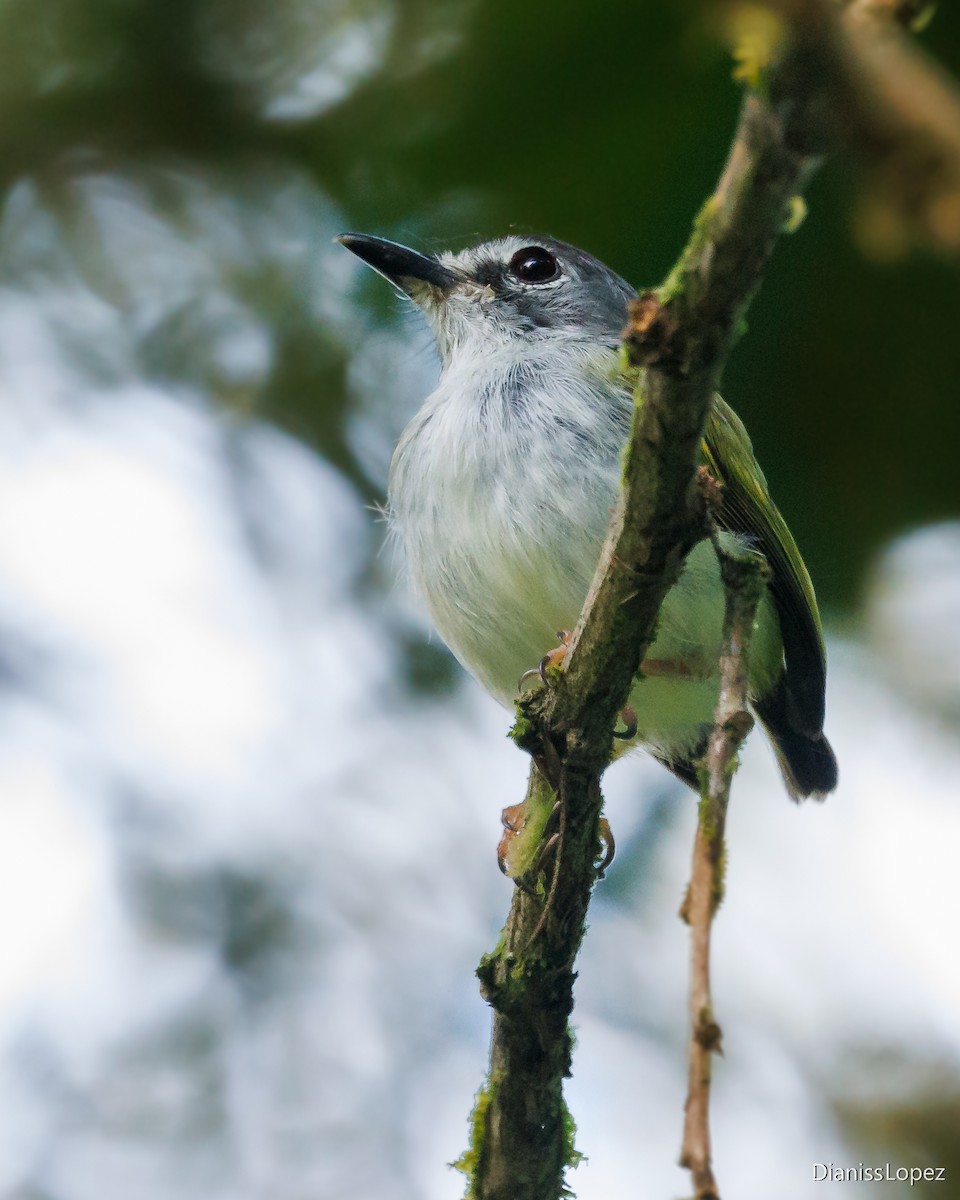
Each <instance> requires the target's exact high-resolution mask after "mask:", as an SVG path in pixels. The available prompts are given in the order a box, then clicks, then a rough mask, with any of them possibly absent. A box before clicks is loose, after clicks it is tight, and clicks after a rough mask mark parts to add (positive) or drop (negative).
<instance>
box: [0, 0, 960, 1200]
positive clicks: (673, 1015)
mask: <svg viewBox="0 0 960 1200" xmlns="http://www.w3.org/2000/svg"><path fill="white" fill-rule="evenodd" d="M586 11H587V10H585V9H584V6H583V5H581V4H578V3H573V0H556V2H555V3H553V4H552V5H550V6H549V10H546V9H544V8H543V7H542V6H527V7H524V6H519V7H518V6H516V5H515V4H513V3H508V2H507V0H472V2H469V0H468V2H463V0H461V2H459V3H454V2H453V0H403V2H402V3H401V0H276V2H275V3H274V4H272V5H266V4H262V3H257V2H256V0H234V2H233V3H227V2H226V0H167V3H165V4H160V3H159V2H158V0H83V2H81V0H45V3H43V4H42V5H41V4H36V3H34V2H32V0H3V2H2V3H0V188H2V195H0V398H2V401H0V630H2V639H0V1097H2V1102H0V1111H2V1113H3V1117H2V1120H0V1196H2V1197H3V1200H86V1198H88V1197H89V1198H93V1197H96V1198H97V1200H104V1198H112V1197H120V1196H122V1197H124V1198H126V1200H161V1198H164V1200H165V1198H167V1197H171V1196H177V1197H180V1198H182V1200H191V1198H194V1197H196V1198H197V1200H199V1198H200V1197H203V1198H204V1200H221V1198H222V1200H227V1198H230V1200H254V1198H257V1200H259V1198H264V1200H300V1198H303V1200H307V1198H310V1200H321V1198H322V1200H327V1198H330V1200H333V1198H336V1200H343V1198H345V1197H351V1198H352V1200H367V1198H369V1200H373V1198H374V1197H376V1198H377V1200H414V1198H418V1200H419V1198H429V1200H434V1198H436V1200H447V1198H451V1200H452V1198H453V1197H456V1196H459V1195H460V1194H461V1192H462V1180H461V1178H460V1177H459V1176H458V1175H457V1174H456V1173H455V1172H453V1171H452V1170H450V1169H449V1167H448V1166H447V1165H446V1164H447V1163H449V1162H450V1161H451V1160H453V1159H455V1158H457V1156H458V1155H459V1154H460V1152H461V1151H462V1150H463V1148H464V1146H465V1144H466V1137H467V1127H466V1118H467V1114H468V1111H469V1109H470V1106H471V1102H472V1096H473V1093H474V1091H475V1090H476V1088H477V1087H478V1086H479V1084H480V1082H481V1080H482V1077H483V1071H484V1068H485V1061H486V1049H487V1036H488V1025H489V1021H488V1012H487V1010H486V1008H485V1006H484V1004H483V1002H482V1000H481V999H480V997H479V995H478V992H477V987H476V982H475V980H474V978H473V974H472V972H473V968H474V965H475V964H476V961H477V960H478V958H479V956H480V954H481V953H482V952H483V951H484V950H486V949H489V948H490V947H491V946H492V945H493V943H494V941H495V939H496V935H497V932H498V930H499V926H500V924H501V922H502V920H503V918H504V916H505V914H506V911H507V906H508V903H509V897H510V887H511V885H510V884H509V882H508V881H506V880H504V879H503V878H501V877H500V875H499V873H498V871H497V868H496V862H495V857H494V849H495V845H496V842H497V839H498V837H499V813H500V809H501V808H502V807H503V806H504V805H506V804H509V803H513V802H516V801H517V800H519V799H520V797H521V795H522V787H523V781H524V778H525V774H526V763H525V762H524V760H523V757H522V755H520V754H519V752H517V751H516V750H515V749H514V748H513V747H512V746H511V745H510V744H509V743H508V742H507V741H506V739H505V733H506V730H507V727H508V725H509V714H507V713H506V712H504V711H502V710H500V709H498V708H497V706H496V705H495V704H494V703H493V702H492V701H490V700H488V699H487V698H486V697H485V696H483V695H481V694H480V692H479V690H478V688H477V687H476V686H475V685H474V684H473V683H472V682H471V681H470V680H469V679H466V678H465V677H464V676H463V674H462V672H461V671H460V669H459V668H458V667H457V665H456V664H455V662H454V661H453V660H452V659H451V657H450V656H449V655H448V654H447V653H446V651H445V650H444V649H443V647H442V646H441V645H440V644H438V642H437V641H436V640H431V637H430V632H429V629H428V627H427V625H426V623H425V620H424V617H423V615H422V613H421V610H420V608H419V607H418V605H417V603H416V600H415V598H413V597H412V596H410V595H409V592H408V590H407V588H406V586H405V584H404V583H403V581H402V571H401V566H400V564H398V563H396V562H395V560H394V559H393V557H392V556H391V555H390V554H389V553H385V552H384V553H382V552H381V550H382V546H383V541H384V536H383V535H384V527H383V522H382V520H381V517H380V515H379V513H378V505H379V504H381V502H382V501H383V496H384V487H385V480H386V470H387V464H388V462H389V457H390V454H391V451H392V447H393V444H394V442H395V439H396V437H397V435H398V433H399V431H400V429H401V428H402V426H403V425H404V423H405V421H406V420H407V419H408V418H409V417H410V415H411V414H412V412H413V411H414V409H415V408H416V406H417V404H418V403H419V401H420V400H421V399H422V398H423V397H424V396H425V395H426V394H427V393H428V391H430V390H431V388H432V386H433V381H434V379H435V377H436V369H437V368H436V363H435V360H434V357H433V353H432V349H431V347H430V344H429V339H428V337H427V335H426V332H425V331H424V330H423V329H422V328H421V326H420V325H419V323H418V321H417V319H416V314H415V313H413V312H412V311H410V309H409V308H408V307H407V306H406V305H405V304H404V303H402V302H401V301H399V300H398V299H397V298H396V297H395V296H394V295H393V294H392V293H391V290H390V288H388V287H387V285H386V284H385V283H383V281H382V280H379V279H378V278H377V277H376V276H374V275H373V274H372V273H370V272H367V273H366V274H364V273H363V271H362V269H361V268H360V266H359V264H357V263H356V261H355V260H354V259H352V258H351V256H350V255H349V254H347V253H346V252H345V251H344V250H342V249H341V248H340V247H338V246H335V245H333V244H332V242H331V239H332V237H333V236H334V235H335V234H337V233H338V232H341V231H343V230H360V231H365V232H372V233H378V234H383V235H386V236H388V237H392V238H395V239H397V240H400V241H404V242H406V243H408V244H411V245H414V246H416V247H418V248H421V249H439V248H448V247H449V248H459V247H462V246H464V245H467V244H470V243H472V242H474V241H477V240H480V239H482V238H485V237H489V236H493V235H496V234H500V233H503V232H505V231H507V230H509V229H517V230H521V231H546V232H550V233H552V234H554V235H556V236H558V237H561V238H564V239H567V240H569V241H572V242H574V243H577V244H579V245H581V246H584V247H585V248H587V249H589V250H590V251H592V252H593V253H594V254H596V255H597V256H599V257H601V258H603V259H604V260H606V261H607V262H609V263H610V264H611V265H612V266H613V267H615V268H616V269H617V270H618V271H620V273H622V274H623V275H625V276H626V277H627V278H628V279H630V280H631V281H633V282H634V283H636V284H637V285H650V284H655V283H656V282H658V281H659V280H660V279H661V277H662V276H663V274H664V272H665V271H666V270H667V268H668V267H669V265H670V264H671V262H672V261H673V259H674V257H675V255H676V253H677V252H678V250H679V248H680V247H681V246H682V244H683V241H684V240H685V237H686V234H687V230H688V228H689V222H690V220H691V217H692V216H693V214H694V213H695V211H696V209H697V207H698V206H699V204H700V203H701V201H702V200H703V198H704V196H705V195H706V194H707V192H708V191H709V189H710V188H711V186H712V184H713V182H714V181H715V179H716V176H717V173H718V170H719V168H720V165H721V163H722V161H723V158H724V156H725V153H726V149H727V146H728V143H729V136H730V132H731V129H732V126H733V122H734V120H735V115H736V111H737V107H738V103H739V95H738V89H737V87H736V86H735V85H734V84H733V83H732V82H731V78H730V76H731V65H730V60H729V55H728V51H727V49H726V48H725V47H724V45H723V44H722V42H721V41H720V40H719V39H717V38H716V37H715V36H714V34H715V30H712V29H711V28H709V27H708V26H707V25H706V24H705V22H704V20H703V10H702V9H701V8H699V7H697V6H695V5H692V4H677V5H658V6H652V5H643V6H640V5H637V4H635V3H633V4H627V3H623V2H621V0H612V2H611V3H608V4H606V5H601V6H595V8H594V9H593V10H592V11H591V13H590V15H589V16H587V15H586ZM923 40H924V42H925V44H926V45H927V46H928V47H929V49H930V50H931V52H932V53H933V54H935V55H936V56H937V57H939V58H940V59H941V60H942V61H943V62H944V63H945V64H946V65H947V66H948V67H950V68H952V69H954V70H957V69H960V14H958V12H957V10H956V9H953V10H952V11H949V10H945V11H944V12H943V13H941V14H939V15H938V16H937V18H936V20H935V21H934V22H933V24H932V25H931V26H930V28H929V29H928V30H927V31H926V33H925V34H924V39H923ZM808 201H809V215H808V217H807V220H806V221H805V223H804V224H803V225H802V226H801V228H800V229H799V230H798V232H796V233H795V234H794V235H792V236H791V237H789V238H787V239H785V240H784V242H783V244H782V245H781V247H780V249H779V251H778V253H777V256H776V258H775V260H774V262H773V264H772V267H771V269H770V272H769V274H768V277H767V279H766V282H765V284H764V288H763V291H762V293H761V295H760V297H759V299H758V301H757V302H756V304H755V305H754V308H753V310H752V312H751V317H750V331H749V336H748V337H747V338H746V339H745V340H744V341H743V342H742V343H741V344H740V346H739V347H738V349H737V351H736V354H735V356H734V358H733V360H732V362H731V363H730V366H729V369H728V371H727V374H726V378H725V384H724V390H725V393H726V395H727V397H728V399H730V400H731V401H732V402H733V403H734V405H735V406H736V407H737V408H738V410H739V411H740V413H741V414H742V415H743V417H744V418H745V420H746V422H747V424H748V426H749V428H750V430H751V432H752V434H753V437H754V442H755V446H756V449H757V452H758V455H759V457H760V460H761V462H762V463H763V465H764V467H765V469H766V472H767V475H768V478H769V480H770V483H771V486H772V489H773V492H774V495H775V496H776V497H777V499H778V501H779V503H780V505H781V507H782V508H783V510H784V512H785V514H786V516H787V517H788V519H789V521H790V523H791V525H792V526H793V529H794V531H795V532H796V534H797V537H798V540H799V542H800V544H801V546H802V548H803V550H804V552H805V555H806V557H807V561H808V564H809V566H810V569H811V573H812V575H813V577H814V580H815V581H816V585H817V588H818V591H819V595H820V597H821V602H822V607H823V610H824V616H825V621H826V626H827V634H828V641H829V649H830V658H831V684H830V690H829V693H828V731H829V733H830V736H831V739H832V740H833V742H834V745H835V746H836V749H837V751H838V755H839V758H840V763H841V780H842V781H841V785H840V789H839V791H838V792H837V794H836V795H835V796H832V797H831V798H830V800H829V801H828V802H827V803H826V804H824V805H823V806H818V805H814V804H807V805H805V806H803V807H802V808H799V809H798V808H794V807H791V805H789V804H788V803H787V801H786V800H785V798H784V797H783V795H782V792H781V788H780V785H779V781H778V779H777V774H776V768H775V765H774V763H773V760H772V757H771V755H770V753H769V751H768V749H767V748H766V747H765V746H764V745H763V743H762V742H761V740H760V739H759V738H754V739H753V740H752V742H751V744H750V746H749V747H748V750H747V753H746V755H745V763H744V767H743V770H742V773H741V776H740V777H739V779H738V785H737V788H736V791H735V796H734V803H733V809H732V815H731V827H730V848H729V854H730V868H729V875H728V898H727V900H726V902H725V904H724V908H723V910H722V912H721V915H720V919H719V921H718V925H717V928H716V941H715V947H716V950H715V953H716V976H717V978H716V999H717V1004H718V1009H719V1016H720V1020H721V1022H722V1024H723V1027H724V1032H725V1039H724V1040H725V1048H726V1057H725V1058H724V1059H723V1060H721V1062H720V1063H719V1065H718V1068H717V1072H716V1091H715V1095H716V1101H715V1106H716V1119H715V1145H716V1165H717V1172H718V1176H719V1179H720V1180H721V1182H722V1184H723V1186H724V1188H725V1189H726V1190H729V1192H730V1194H731V1195H734V1196H738V1197H740V1200H752V1198H756V1200H761V1198H764V1200H765V1198H767V1197H769V1196H770V1195H771V1194H773V1191H774V1188H773V1181H775V1192H776V1195H777V1196H778V1197H780V1200H801V1198H803V1197H807V1196H808V1195H809V1194H810V1191H811V1183H812V1180H813V1168H814V1164H815V1163H828V1164H829V1163H833V1164H834V1165H835V1166H839V1167H848V1166H856V1165H857V1164H858V1163H861V1162H864V1163H866V1164H868V1165H876V1164H883V1163H886V1162H888V1161H889V1162H890V1163H891V1164H892V1166H893V1168H896V1167H897V1166H901V1165H902V1166H921V1167H924V1166H944V1167H946V1168H947V1183H946V1184H945V1185H944V1184H928V1185H927V1191H929V1192H931V1193H932V1191H933V1189H934V1188H936V1192H935V1194H936V1195H937V1196H939V1197H948V1196H960V1136H958V1130H960V1022H958V1020H957V1016H958V1012H960V963H958V956H957V953H956V949H955V945H956V932H955V931H956V920H957V883H956V879H957V875H956V862H957V848H958V845H960V804H958V786H957V780H958V778H960V741H958V729H960V494H958V488H957V468H956V454H957V450H958V447H960V403H958V401H960V394H958V393H960V382H958V381H960V337H958V336H957V326H958V300H960V297H958V274H957V272H956V269H955V268H954V267H950V266H947V265H945V264H944V263H942V262H940V261H937V260H936V259H934V258H933V257H924V256H923V255H922V254H921V255H917V254H914V255H912V256H907V255H904V254H898V253H897V250H898V247H897V245H896V244H895V239H894V242H893V243H891V242H890V240H889V239H884V238H882V237H881V238H878V237H877V236H876V230H875V229H871V227H870V225H869V222H866V221H865V220H864V219H863V211H864V209H863V196H862V188H861V184H860V183H859V182H858V178H857V174H856V171H855V169H854V168H853V167H852V166H851V164H850V163H849V162H847V161H837V162H834V163H832V164H830V165H828V167H827V168H826V170H825V171H824V172H823V173H822V174H821V176H819V177H818V179H817V180H816V182H815V183H814V185H813V187H812V189H811V191H810V194H809V197H808ZM607 795H608V810H609V816H610V819H611V821H612V824H613V827H614V830H615V831H616V834H617V839H618V843H619V853H618V856H617V860H616V862H615V864H614V866H613V868H612V870H611V871H610V874H609V876H608V878H607V879H606V880H605V881H604V882H603V884H602V885H601V886H600V887H599V889H598V891H597V895H596V900H595V905H594V908H593V910H592V916H591V928H590V931H589V936H588V938H587V943H586V948H585V951H584V954H583V956H582V960H581V973H580V979H579V982H578V985H577V986H578V1008H577V1012H576V1014H575V1021H576V1026H577V1037H578V1045H577V1051H576V1059H575V1075H574V1078H573V1080H572V1081H571V1082H570V1085H569V1100H570V1105H571V1108H572V1109H573V1112H574V1114H575V1116H576V1119H577V1122H578V1125H579V1138H578V1141H579V1147H580V1149H581V1150H582V1151H583V1152H584V1153H585V1154H586V1155H587V1156H588V1161H587V1162H586V1163H585V1164H584V1165H582V1166H581V1167H580V1168H578V1170H577V1171H576V1172H575V1173H573V1174H572V1176H571V1180H570V1182H571V1185H572V1186H573V1187H574V1189H575V1190H576V1192H577V1194H578V1195H579V1196H580V1197H581V1200H598V1198H600V1197H603V1198H604V1200H620V1198H623V1200H626V1198H627V1197H629V1198H631V1200H632V1198H634V1197H636V1196H637V1195H643V1196H651V1197H660V1196H662V1197H670V1196H676V1195H681V1194H686V1192H687V1190H688V1183H687V1179H686V1176H685V1174H684V1173H683V1172H681V1171H680V1170H679V1168H678V1167H677V1166H676V1165H675V1163H676V1156H677V1152H678V1149H679V1141H680V1126H681V1117H682V1104H683V1095H684V1086H685V1080H684V1075H685V1067H684V1041H685V1036H686V1029H685V1015H684V1014H685V1007H684V1006H685V989H686V982H687V973H686V958H687V935H686V931H685V929H684V927H683V926H682V925H681V924H680V922H679V921H678V920H677V918H676V910H677V907H678V905H679V901H680V898H681V896H682V892H683V887H684V884H685V881H686V873H687V867H688V857H689V850H690V846H691V845H692V833H693V827H694V820H695V812H694V805H693V803H692V800H691V797H690V796H689V794H687V793H686V792H685V791H684V790H683V789H682V788H681V787H680V785H678V784H676V783H675V781H674V780H673V779H672V777H670V776H669V775H667V773H666V772H664V771H663V770H662V769H659V768H657V767H656V765H655V764H652V763H651V762H649V761H646V760H644V759H643V758H642V757H640V756H637V757H634V758H632V759H630V760H628V761H626V762H622V763H620V764H618V765H617V767H616V768H615V769H613V770H612V771H611V772H610V775H609V778H608V786H607ZM847 1186H848V1187H849V1188H851V1189H853V1190H854V1191H857V1190H858V1188H859V1190H863V1189H865V1188H867V1187H869V1186H870V1185H867V1184H864V1185H857V1184H848V1185H847ZM725 1194H726V1191H725ZM884 1194H885V1195H889V1196H891V1197H895V1196H897V1195H907V1194H910V1195H912V1196H919V1195H924V1194H927V1193H926V1192H925V1191H924V1189H923V1188H922V1187H916V1188H914V1189H912V1190H908V1189H907V1188H906V1187H902V1188H901V1187H898V1186H897V1185H895V1184H887V1185H886V1191H885V1193H884Z"/></svg>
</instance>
